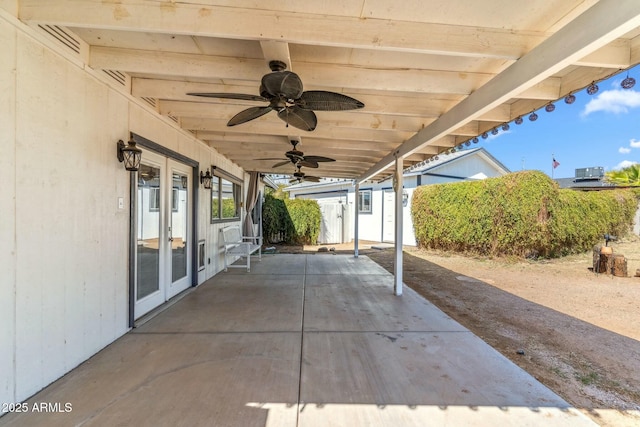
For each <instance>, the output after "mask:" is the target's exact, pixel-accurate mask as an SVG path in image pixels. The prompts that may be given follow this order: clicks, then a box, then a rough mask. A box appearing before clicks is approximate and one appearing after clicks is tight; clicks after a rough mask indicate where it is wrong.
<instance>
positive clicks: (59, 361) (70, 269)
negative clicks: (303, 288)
mask: <svg viewBox="0 0 640 427" xmlns="http://www.w3.org/2000/svg"><path fill="white" fill-rule="evenodd" d="M0 7H2V5H1V4H0ZM0 49H1V50H2V60H1V61H0V91H1V92H0V93H2V97H0V117H2V120H0V152H1V153H2V155H0V182H1V183H2V185H0V219H1V220H0V271H2V274H1V275H0V325H2V327H1V328H0V401H1V402H18V401H22V400H24V399H26V398H27V397H29V396H31V395H33V394H34V393H35V392H37V391H39V390H40V389H42V388H43V387H45V386H46V385H48V384H49V383H51V382H52V381H54V380H56V379H57V378H59V377H61V376H62V375H64V374H65V373H66V372H68V371H69V370H71V369H73V368H74V367H75V366H77V365H78V364H80V363H81V362H83V361H84V360H86V359H88V358H89V357H90V356H92V355H93V354H95V353H96V352H97V351H99V350H100V349H101V348H103V347H105V346H106V345H108V344H109V343H111V342H113V341H114V340H115V339H116V338H118V337H119V336H121V335H123V334H124V333H125V332H127V330H128V270H127V269H128V239H129V211H130V206H129V205H128V200H129V191H130V188H129V175H130V174H129V173H128V172H127V171H125V169H124V167H123V166H122V164H121V163H119V162H118V160H117V159H116V141H117V140H119V139H125V140H126V139H127V138H128V135H129V131H132V132H135V133H137V134H139V135H141V136H143V137H145V138H147V139H149V140H152V141H154V142H156V143H158V144H161V145H163V146H165V147H167V148H169V149H171V150H174V151H177V152H178V153H180V154H183V155H185V156H187V157H189V158H191V159H194V160H196V161H198V162H199V163H200V169H201V170H206V168H207V167H209V166H210V165H217V166H219V167H221V168H223V169H225V170H226V171H227V172H229V173H231V174H233V175H236V176H238V177H239V178H240V179H243V180H244V179H245V174H244V171H242V169H240V168H239V167H238V166H237V165H234V164H232V163H231V162H230V161H229V160H227V159H225V158H224V157H222V156H221V155H219V154H218V153H217V152H216V151H215V150H213V149H211V148H209V147H208V146H206V145H205V144H202V143H200V142H198V141H196V140H195V139H194V138H192V137H190V136H189V135H188V134H186V133H184V132H183V131H181V130H179V129H177V127H176V126H175V125H174V124H173V123H172V122H171V121H170V120H168V119H163V118H161V117H160V116H158V115H157V114H156V113H155V112H154V111H153V110H151V109H150V108H149V107H148V106H145V105H142V104H139V103H138V102H137V101H134V100H132V99H131V98H129V97H128V96H127V95H125V94H123V93H121V92H119V91H118V90H116V89H114V88H111V87H110V86H109V85H108V84H107V83H105V81H103V80H102V77H97V76H98V75H101V74H99V73H96V74H93V72H91V71H86V70H84V69H83V67H82V64H81V63H80V61H79V60H70V59H68V58H65V57H63V56H61V55H60V54H58V53H56V52H55V51H54V50H52V49H51V48H49V47H47V44H46V42H43V41H42V37H41V36H40V35H39V34H38V33H35V32H34V30H32V29H30V28H26V27H25V26H23V25H22V24H20V23H18V22H17V21H16V20H15V19H13V17H11V16H9V15H7V14H6V13H5V12H3V11H2V9H0ZM244 190H245V192H246V185H245V188H244ZM198 197H199V203H198V206H196V209H197V210H198V224H195V226H196V227H197V235H198V239H206V241H207V244H206V245H207V246H206V255H207V257H208V258H210V259H211V263H207V264H206V268H205V270H203V271H202V272H200V273H199V276H198V283H202V282H203V281H204V280H206V279H208V278H210V277H212V276H213V275H214V274H215V273H217V272H218V271H220V269H221V268H222V257H221V255H220V254H219V250H218V246H219V236H218V229H219V228H220V227H221V226H222V225H217V224H216V225H212V224H210V203H211V202H210V198H209V192H208V191H207V190H204V189H203V188H202V187H201V186H198ZM118 198H123V199H124V200H125V208H124V209H119V208H118V203H117V202H118ZM225 225H226V224H225ZM195 261H196V260H195V259H194V262H195Z"/></svg>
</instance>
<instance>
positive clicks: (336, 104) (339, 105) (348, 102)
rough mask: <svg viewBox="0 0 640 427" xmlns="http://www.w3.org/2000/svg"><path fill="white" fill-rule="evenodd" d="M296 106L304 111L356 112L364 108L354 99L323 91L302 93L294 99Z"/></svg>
mask: <svg viewBox="0 0 640 427" xmlns="http://www.w3.org/2000/svg"><path fill="white" fill-rule="evenodd" d="M296 105H297V106H298V107H300V108H303V109H305V110H318V111H344V110H356V109H358V108H362V107H364V104H363V103H362V102H360V101H358V100H357V99H355V98H351V97H350V96H347V95H343V94H341V93H336V92H327V91H324V90H310V91H307V92H303V93H302V95H300V98H299V99H296Z"/></svg>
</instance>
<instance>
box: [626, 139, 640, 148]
mask: <svg viewBox="0 0 640 427" xmlns="http://www.w3.org/2000/svg"><path fill="white" fill-rule="evenodd" d="M629 147H631V148H640V141H636V140H635V139H631V140H629Z"/></svg>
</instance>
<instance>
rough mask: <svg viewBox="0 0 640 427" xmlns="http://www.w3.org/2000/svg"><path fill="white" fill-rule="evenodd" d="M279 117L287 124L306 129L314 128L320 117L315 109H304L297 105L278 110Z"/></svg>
mask: <svg viewBox="0 0 640 427" xmlns="http://www.w3.org/2000/svg"><path fill="white" fill-rule="evenodd" d="M278 117H280V119H282V120H284V121H285V122H286V123H287V124H290V125H291V126H293V127H296V128H298V129H302V130H306V131H312V130H314V129H315V128H316V125H317V124H318V118H317V117H316V115H315V113H314V112H313V111H311V110H303V109H302V108H299V107H296V106H293V107H287V108H283V109H282V110H280V111H278Z"/></svg>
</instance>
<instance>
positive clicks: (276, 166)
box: [271, 159, 291, 169]
mask: <svg viewBox="0 0 640 427" xmlns="http://www.w3.org/2000/svg"><path fill="white" fill-rule="evenodd" d="M289 163H291V160H289V159H287V160H285V161H284V162H279V163H276V164H275V165H273V166H271V169H275V168H279V167H280V166H284V165H288V164H289Z"/></svg>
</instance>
